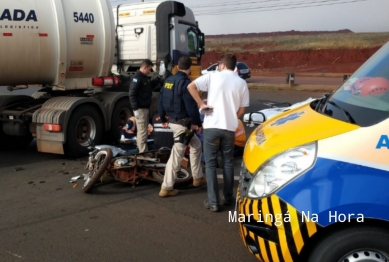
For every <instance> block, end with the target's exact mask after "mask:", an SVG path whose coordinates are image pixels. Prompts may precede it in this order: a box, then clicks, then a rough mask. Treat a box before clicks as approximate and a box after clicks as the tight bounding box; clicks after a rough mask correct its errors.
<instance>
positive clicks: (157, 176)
mask: <svg viewBox="0 0 389 262" xmlns="http://www.w3.org/2000/svg"><path fill="white" fill-rule="evenodd" d="M164 175H165V170H161V171H153V178H154V180H155V181H157V182H158V183H160V184H162V183H163V178H164ZM192 182H193V177H192V175H191V173H190V172H189V170H188V169H186V168H183V167H181V170H180V171H178V172H177V178H176V180H175V182H174V184H175V185H180V186H181V185H187V184H190V183H192Z"/></svg>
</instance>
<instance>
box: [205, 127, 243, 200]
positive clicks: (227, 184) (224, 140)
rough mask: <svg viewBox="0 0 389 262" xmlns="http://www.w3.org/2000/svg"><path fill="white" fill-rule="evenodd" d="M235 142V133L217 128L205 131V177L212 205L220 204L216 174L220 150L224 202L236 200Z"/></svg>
mask: <svg viewBox="0 0 389 262" xmlns="http://www.w3.org/2000/svg"><path fill="white" fill-rule="evenodd" d="M234 142H235V132H233V131H228V130H223V129H217V128H207V129H204V143H203V147H204V158H205V175H206V178H207V193H208V202H209V203H210V204H211V205H218V204H219V203H220V198H219V185H218V181H217V174H216V167H217V155H218V151H219V150H220V151H221V154H222V162H223V181H224V187H223V195H224V200H225V201H230V202H231V201H233V199H234V196H233V190H234V189H233V188H234Z"/></svg>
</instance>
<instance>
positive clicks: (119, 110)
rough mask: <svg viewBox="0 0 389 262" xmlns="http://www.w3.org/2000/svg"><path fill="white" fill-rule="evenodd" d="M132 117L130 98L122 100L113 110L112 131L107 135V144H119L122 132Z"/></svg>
mask: <svg viewBox="0 0 389 262" xmlns="http://www.w3.org/2000/svg"><path fill="white" fill-rule="evenodd" d="M132 115H133V113H132V109H131V104H130V100H129V99H128V98H127V99H120V100H119V101H118V102H117V103H116V105H115V107H114V108H113V110H112V117H111V129H110V131H109V132H108V133H107V134H106V135H105V139H104V141H105V142H107V143H112V142H118V141H119V139H120V130H121V129H122V127H123V126H124V125H125V124H126V121H127V119H128V118H129V117H131V116H132Z"/></svg>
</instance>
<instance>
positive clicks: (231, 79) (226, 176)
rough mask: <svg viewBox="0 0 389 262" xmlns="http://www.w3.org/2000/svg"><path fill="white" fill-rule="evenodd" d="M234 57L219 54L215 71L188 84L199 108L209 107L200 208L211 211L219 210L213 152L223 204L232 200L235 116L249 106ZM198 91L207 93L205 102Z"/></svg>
mask: <svg viewBox="0 0 389 262" xmlns="http://www.w3.org/2000/svg"><path fill="white" fill-rule="evenodd" d="M235 66H236V57H235V56H234V55H232V54H226V55H223V57H222V58H221V60H220V62H219V70H220V72H219V73H215V74H207V75H203V76H201V77H199V78H197V79H196V80H195V81H193V82H192V83H191V84H189V86H188V90H189V92H190V94H191V95H192V97H193V98H194V99H195V100H196V102H197V103H198V105H199V107H200V109H205V108H212V109H213V111H212V112H211V113H207V114H206V115H205V118H204V124H203V129H204V142H203V148H204V156H205V173H206V179H207V186H208V189H207V193H208V199H206V200H205V201H204V207H205V208H208V209H210V210H211V211H215V212H216V211H219V208H220V205H219V204H220V198H219V185H218V181H217V174H216V167H217V154H218V151H219V150H220V151H221V152H222V159H223V180H224V188H223V196H224V205H227V206H228V205H231V204H232V203H233V199H234V195H233V186H234V164H233V163H234V161H233V159H234V141H235V130H236V129H237V127H238V119H239V118H241V117H242V116H243V114H244V112H245V107H248V106H249V91H248V87H247V83H246V81H244V80H243V79H241V78H240V77H239V76H238V74H236V73H235V72H234V69H235ZM198 91H203V92H208V99H207V105H206V104H205V103H204V102H203V100H202V99H201V97H200V95H199V94H198Z"/></svg>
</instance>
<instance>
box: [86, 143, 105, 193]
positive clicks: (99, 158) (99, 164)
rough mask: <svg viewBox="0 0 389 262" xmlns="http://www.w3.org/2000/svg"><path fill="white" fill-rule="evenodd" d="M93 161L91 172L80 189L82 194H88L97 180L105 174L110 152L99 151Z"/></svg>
mask: <svg viewBox="0 0 389 262" xmlns="http://www.w3.org/2000/svg"><path fill="white" fill-rule="evenodd" d="M93 160H94V161H95V163H94V164H93V170H92V171H90V172H89V176H88V178H87V179H86V180H85V183H84V186H83V187H82V191H84V193H88V192H89V191H90V189H91V188H92V187H93V185H94V184H96V182H97V180H99V179H100V177H102V175H103V174H104V173H105V171H106V169H107V167H108V165H109V163H110V162H111V160H112V150H111V149H109V148H102V149H100V150H99V151H98V152H97V153H96V155H95V156H94V157H93Z"/></svg>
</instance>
